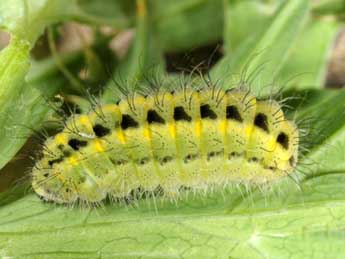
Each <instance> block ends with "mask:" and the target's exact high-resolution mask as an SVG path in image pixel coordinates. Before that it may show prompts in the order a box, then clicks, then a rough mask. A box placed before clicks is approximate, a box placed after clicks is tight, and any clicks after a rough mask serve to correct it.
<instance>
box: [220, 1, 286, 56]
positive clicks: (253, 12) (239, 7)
mask: <svg viewBox="0 0 345 259" xmlns="http://www.w3.org/2000/svg"><path fill="white" fill-rule="evenodd" d="M280 2H281V1H276V0H274V1H268V2H263V1H251V0H244V1H243V0H242V1H234V0H226V1H225V26H224V48H225V51H226V53H229V54H231V53H232V52H233V51H235V50H236V48H238V47H239V46H241V44H242V43H243V41H245V40H246V39H248V36H249V37H258V35H259V34H260V33H261V32H262V31H263V30H264V29H265V27H267V26H269V22H270V20H271V19H272V16H273V15H274V13H275V12H276V10H277V7H279V4H280ZM253 25H255V30H253ZM254 35H255V36H254Z"/></svg>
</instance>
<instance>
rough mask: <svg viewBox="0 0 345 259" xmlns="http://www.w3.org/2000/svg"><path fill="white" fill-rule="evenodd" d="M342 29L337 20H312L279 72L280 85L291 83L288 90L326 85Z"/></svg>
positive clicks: (286, 85)
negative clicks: (328, 70)
mask: <svg viewBox="0 0 345 259" xmlns="http://www.w3.org/2000/svg"><path fill="white" fill-rule="evenodd" d="M340 27H341V23H339V22H338V21H336V20H332V19H316V18H310V19H309V21H308V23H307V24H306V26H305V27H304V28H303V30H302V33H301V35H300V37H299V38H298V39H297V42H296V44H295V45H294V46H293V48H292V50H291V54H290V56H289V58H288V60H287V61H286V63H285V65H284V66H283V68H282V69H281V71H280V72H279V75H278V78H279V79H280V81H282V82H287V83H286V84H285V89H287V88H289V87H295V88H296V86H297V87H298V88H299V89H306V88H310V87H318V88H320V87H322V86H323V85H324V83H325V77H326V72H327V65H328V60H329V55H330V52H331V50H332V47H333V44H334V41H335V38H336V35H337V33H338V32H339V29H340Z"/></svg>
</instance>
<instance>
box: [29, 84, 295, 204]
mask: <svg viewBox="0 0 345 259" xmlns="http://www.w3.org/2000/svg"><path fill="white" fill-rule="evenodd" d="M44 146H45V149H44V155H43V158H42V159H41V160H40V161H38V162H37V163H36V166H35V167H34V169H33V172H32V186H33V188H34V190H35V191H36V193H37V194H38V195H40V196H41V197H43V198H44V199H45V200H51V201H54V202H57V203H73V202H76V201H77V200H80V201H84V202H99V201H101V200H103V199H105V198H106V197H107V196H110V197H113V198H123V197H127V196H128V195H130V194H131V193H132V192H133V191H134V190H143V191H145V192H153V193H155V190H157V189H159V190H161V191H160V193H162V192H163V193H164V196H166V197H170V198H173V199H175V198H178V197H179V195H180V193H181V192H183V191H184V190H186V189H188V190H192V191H193V192H195V191H203V192H205V191H207V190H208V189H209V187H211V186H212V187H215V186H218V187H219V188H222V187H224V186H227V185H230V184H234V183H236V184H237V183H239V184H247V185H260V184H267V183H270V182H272V181H275V180H277V179H280V178H281V177H284V176H286V175H288V174H290V173H291V172H292V171H293V170H294V168H295V166H296V162H297V155H298V154H297V151H298V129H297V128H296V126H295V124H294V123H293V122H291V121H288V120H286V119H285V118H284V114H283V112H282V110H281V107H280V105H279V104H278V102H276V101H273V100H261V101H259V100H257V98H256V97H255V96H253V95H252V94H251V93H250V91H248V90H243V89H239V88H237V89H232V90H228V91H224V90H222V89H220V88H217V87H214V88H203V89H199V90H195V89H193V88H188V87H187V88H184V89H180V90H177V91H175V92H174V93H169V92H165V91H163V90H160V91H157V92H156V93H154V94H151V95H148V96H146V97H144V96H142V95H139V94H137V93H133V94H130V95H129V96H127V98H125V99H123V100H122V101H121V102H120V103H119V104H118V105H116V104H107V105H103V106H99V107H96V108H95V109H94V110H93V111H91V112H89V113H88V114H82V115H74V116H72V117H71V118H70V119H69V120H68V121H67V122H66V125H65V128H64V129H63V131H62V132H61V133H59V134H57V135H56V136H54V137H53V138H50V139H48V140H47V141H46V143H45V145H44Z"/></svg>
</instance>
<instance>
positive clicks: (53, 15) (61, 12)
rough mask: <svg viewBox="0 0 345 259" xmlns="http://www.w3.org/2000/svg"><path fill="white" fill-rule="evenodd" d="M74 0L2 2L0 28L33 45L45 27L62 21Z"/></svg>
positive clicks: (11, 0) (15, 0)
mask: <svg viewBox="0 0 345 259" xmlns="http://www.w3.org/2000/svg"><path fill="white" fill-rule="evenodd" d="M75 2H76V0H35V1H30V0H2V1H1V2H0V28H2V29H4V30H6V31H8V32H10V33H11V34H14V35H16V36H17V37H18V38H20V39H25V40H27V41H29V42H30V43H31V45H33V44H34V43H35V42H36V40H37V38H38V37H39V36H40V35H41V34H42V33H43V30H44V28H45V27H46V26H48V25H50V24H53V23H56V22H59V21H61V20H64V19H66V18H67V17H68V15H69V14H70V13H71V12H72V11H73V10H74V9H75V8H76V5H75Z"/></svg>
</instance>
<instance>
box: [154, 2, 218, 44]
mask: <svg viewBox="0 0 345 259" xmlns="http://www.w3.org/2000/svg"><path fill="white" fill-rule="evenodd" d="M150 4H151V7H152V8H151V9H150V10H152V12H153V15H154V18H153V22H154V23H155V25H156V27H157V37H158V40H159V42H160V44H161V45H162V48H163V49H164V50H166V51H181V50H185V49H188V48H189V49H190V48H195V47H198V46H201V45H205V44H210V43H214V42H217V41H219V40H221V37H222V31H223V13H222V12H223V3H222V1H221V0H212V1H209V0H179V1H176V0H165V1H154V0H153V1H150Z"/></svg>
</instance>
